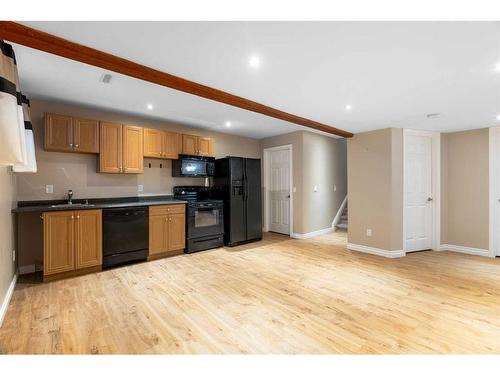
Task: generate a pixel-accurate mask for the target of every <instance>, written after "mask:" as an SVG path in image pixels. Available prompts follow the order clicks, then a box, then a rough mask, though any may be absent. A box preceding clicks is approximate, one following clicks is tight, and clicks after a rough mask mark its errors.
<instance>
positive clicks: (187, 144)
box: [181, 134, 215, 157]
mask: <svg viewBox="0 0 500 375" xmlns="http://www.w3.org/2000/svg"><path fill="white" fill-rule="evenodd" d="M181 150H182V151H181V153H182V154H184V155H197V156H212V157H215V141H214V139H213V138H207V137H199V136H196V135H191V134H182V141H181Z"/></svg>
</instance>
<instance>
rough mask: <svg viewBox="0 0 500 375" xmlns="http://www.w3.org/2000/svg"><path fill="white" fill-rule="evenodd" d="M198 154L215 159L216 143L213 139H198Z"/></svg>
mask: <svg viewBox="0 0 500 375" xmlns="http://www.w3.org/2000/svg"><path fill="white" fill-rule="evenodd" d="M198 154H199V155H200V156H213V157H215V141H214V140H213V138H207V137H198Z"/></svg>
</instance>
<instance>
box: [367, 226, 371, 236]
mask: <svg viewBox="0 0 500 375" xmlns="http://www.w3.org/2000/svg"><path fill="white" fill-rule="evenodd" d="M366 236H367V237H371V236H372V230H371V229H370V228H368V229H367V230H366Z"/></svg>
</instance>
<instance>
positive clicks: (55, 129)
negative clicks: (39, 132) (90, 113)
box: [45, 113, 73, 151]
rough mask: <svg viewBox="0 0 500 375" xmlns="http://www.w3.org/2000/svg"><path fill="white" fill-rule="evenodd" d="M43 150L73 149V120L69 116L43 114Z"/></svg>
mask: <svg viewBox="0 0 500 375" xmlns="http://www.w3.org/2000/svg"><path fill="white" fill-rule="evenodd" d="M45 150H47V151H73V120H72V118H71V117H70V116H64V115H58V114H55V113H46V114H45Z"/></svg>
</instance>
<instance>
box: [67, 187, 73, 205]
mask: <svg viewBox="0 0 500 375" xmlns="http://www.w3.org/2000/svg"><path fill="white" fill-rule="evenodd" d="M68 204H73V190H68Z"/></svg>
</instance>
